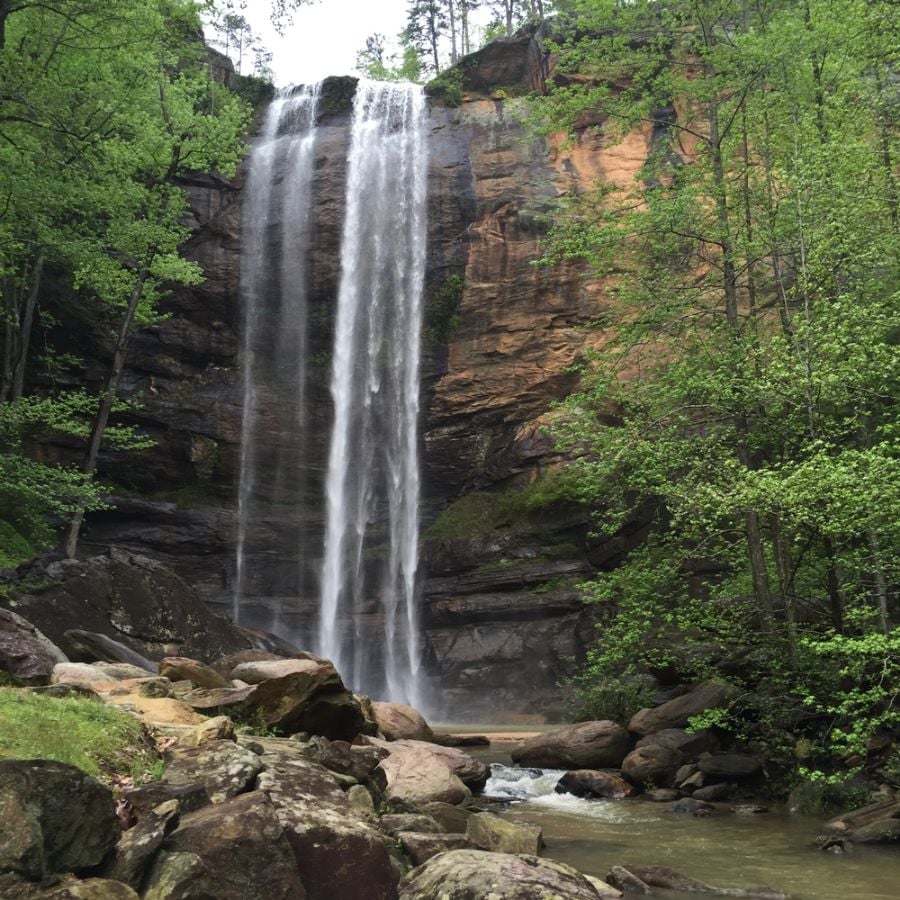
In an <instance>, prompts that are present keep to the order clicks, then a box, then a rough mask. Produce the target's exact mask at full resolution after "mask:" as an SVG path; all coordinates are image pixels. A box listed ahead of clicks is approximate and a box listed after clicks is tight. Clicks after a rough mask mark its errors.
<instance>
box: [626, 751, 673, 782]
mask: <svg viewBox="0 0 900 900" xmlns="http://www.w3.org/2000/svg"><path fill="white" fill-rule="evenodd" d="M683 763H684V756H683V755H682V754H681V753H679V752H678V751H677V750H669V749H668V747H662V746H660V745H659V744H650V745H648V746H645V747H638V748H636V749H635V750H632V751H631V753H629V754H628V756H626V757H625V759H624V761H623V762H622V774H623V775H624V776H625V777H626V778H627V779H628V780H629V781H630V782H631V783H632V784H636V785H638V786H644V785H646V784H653V785H654V786H655V787H671V786H672V784H673V782H674V780H675V773H676V772H677V771H678V769H679V767H680V766H681V765H682V764H683Z"/></svg>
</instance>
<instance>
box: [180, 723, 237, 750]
mask: <svg viewBox="0 0 900 900" xmlns="http://www.w3.org/2000/svg"><path fill="white" fill-rule="evenodd" d="M233 740H234V722H232V721H231V719H229V718H228V716H214V717H213V718H212V719H207V720H206V721H205V722H203V723H202V724H200V725H197V726H195V727H194V728H192V729H191V730H190V731H187V732H185V733H184V734H183V735H181V737H180V738H178V746H179V747H200V746H202V745H203V744H209V743H212V742H213V741H233Z"/></svg>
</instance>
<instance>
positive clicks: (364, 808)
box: [347, 784, 375, 816]
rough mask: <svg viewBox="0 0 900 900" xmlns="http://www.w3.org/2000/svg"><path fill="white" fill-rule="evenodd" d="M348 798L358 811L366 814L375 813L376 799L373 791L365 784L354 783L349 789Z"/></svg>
mask: <svg viewBox="0 0 900 900" xmlns="http://www.w3.org/2000/svg"><path fill="white" fill-rule="evenodd" d="M347 799H348V800H349V801H350V805H351V806H352V807H353V808H354V809H355V810H357V812H361V813H362V814H363V815H365V816H372V815H374V814H375V801H374V800H373V799H372V792H371V791H370V790H369V789H368V788H367V787H365V786H364V785H362V784H354V785H353V787H351V788H350V790H348V791H347Z"/></svg>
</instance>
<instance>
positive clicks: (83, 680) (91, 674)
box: [50, 662, 146, 690]
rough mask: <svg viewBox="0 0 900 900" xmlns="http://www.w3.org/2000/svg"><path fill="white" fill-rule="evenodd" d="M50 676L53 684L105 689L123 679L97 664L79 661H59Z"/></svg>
mask: <svg viewBox="0 0 900 900" xmlns="http://www.w3.org/2000/svg"><path fill="white" fill-rule="evenodd" d="M145 674H146V673H145ZM50 678H51V681H52V683H53V684H83V685H86V686H87V687H93V686H95V685H97V686H99V687H100V688H101V689H103V690H105V689H108V688H110V687H111V686H112V684H113V682H115V681H121V680H122V679H119V678H116V677H115V676H114V675H109V674H108V673H106V672H104V671H103V670H102V669H99V668H97V666H92V665H90V664H89V663H79V662H68V663H57V664H56V665H55V666H54V667H53V674H52V675H51V676H50Z"/></svg>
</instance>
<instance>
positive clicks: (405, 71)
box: [356, 31, 422, 82]
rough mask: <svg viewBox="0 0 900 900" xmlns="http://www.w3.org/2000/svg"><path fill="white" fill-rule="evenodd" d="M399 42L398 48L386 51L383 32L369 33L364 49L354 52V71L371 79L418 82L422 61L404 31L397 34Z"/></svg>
mask: <svg viewBox="0 0 900 900" xmlns="http://www.w3.org/2000/svg"><path fill="white" fill-rule="evenodd" d="M399 44H400V47H399V50H394V51H393V52H391V53H388V48H387V41H386V39H385V37H384V35H383V34H377V33H376V34H371V35H369V37H367V38H366V47H365V49H364V50H360V51H359V52H358V53H357V54H356V71H357V72H359V73H360V74H361V75H363V76H364V77H366V78H371V79H372V80H373V81H412V82H418V81H419V80H420V78H421V72H422V62H421V59H420V57H419V52H418V50H416V48H415V47H414V46H413V45H412V44H411V43H410V41H409V38H408V36H407V34H406V32H405V31H404V32H401V34H400V36H399Z"/></svg>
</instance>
